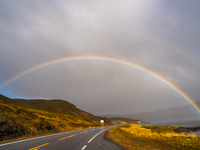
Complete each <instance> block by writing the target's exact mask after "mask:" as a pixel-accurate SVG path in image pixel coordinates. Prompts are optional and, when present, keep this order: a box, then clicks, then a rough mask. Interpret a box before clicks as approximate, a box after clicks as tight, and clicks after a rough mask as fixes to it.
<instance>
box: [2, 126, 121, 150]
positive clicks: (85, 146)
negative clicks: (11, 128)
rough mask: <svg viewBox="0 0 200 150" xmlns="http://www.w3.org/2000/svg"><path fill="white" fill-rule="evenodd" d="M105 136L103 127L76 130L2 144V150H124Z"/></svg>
mask: <svg viewBox="0 0 200 150" xmlns="http://www.w3.org/2000/svg"><path fill="white" fill-rule="evenodd" d="M112 127H113V126H112ZM112 127H108V129H110V128H112ZM105 134H106V128H102V127H100V128H90V129H84V130H75V131H69V132H62V133H57V134H50V135H46V136H39V137H33V138H28V139H24V140H18V141H13V142H7V143H2V144H0V150H38V149H39V150H122V149H121V148H120V147H118V146H117V145H116V144H114V143H111V142H109V141H107V140H104V136H105Z"/></svg>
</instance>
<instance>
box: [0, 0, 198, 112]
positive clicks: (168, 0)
mask: <svg viewBox="0 0 200 150" xmlns="http://www.w3.org/2000/svg"><path fill="white" fill-rule="evenodd" d="M199 8H200V1H199V0H190V1H188V0H162V1H160V0H117V1H116V0H101V1H97V0H73V1H72V0H48V1H44V0H32V1H26V0H18V1H15V0H9V1H7V0H1V1H0V70H1V71H0V86H1V85H3V84H4V83H6V82H7V81H9V80H10V79H11V78H13V77H15V76H16V75H18V74H20V73H22V72H23V71H25V70H28V69H30V68H33V67H34V66H38V65H40V64H43V63H46V62H50V61H54V60H59V59H61V58H70V57H80V56H98V57H110V58H113V59H117V60H121V61H127V62H130V63H132V64H135V65H139V66H142V67H144V68H147V69H148V70H151V71H152V72H154V73H156V74H158V75H160V76H162V77H163V78H164V79H166V80H167V81H169V82H171V83H173V84H174V85H175V86H177V87H178V88H180V89H181V90H182V91H183V92H184V93H185V94H187V95H188V96H189V97H190V98H191V99H192V100H193V101H195V102H200V99H199V97H200V92H199V91H200V84H199V83H200V78H199V74H200V51H199V48H200V42H199V40H200V30H199V27H200V19H199V14H200V10H199ZM0 94H3V95H5V96H8V97H10V98H26V99H37V98H41V99H63V100H67V101H69V102H71V103H73V104H75V105H76V106H77V107H78V108H80V109H83V110H85V111H88V112H90V113H93V114H95V115H103V114H131V113H138V112H144V111H145V112H147V111H153V110H158V109H165V108H169V107H181V106H184V105H187V104H188V102H187V101H186V100H185V99H183V97H181V96H180V95H179V94H177V92H176V91H174V90H173V89H172V88H171V87H169V86H168V85H166V84H165V83H163V82H161V81H160V80H158V79H157V78H155V77H153V76H152V75H151V74H148V73H146V72H144V71H141V70H138V69H136V68H133V67H130V66H127V65H123V64H120V63H117V62H110V61H100V60H88V59H85V60H76V61H70V62H65V63H59V64H54V65H50V66H47V67H43V68H41V69H38V70H35V71H33V72H31V73H29V74H26V75H24V76H22V77H20V78H18V79H16V80H14V81H12V82H10V83H9V84H6V85H5V86H3V87H2V88H0Z"/></svg>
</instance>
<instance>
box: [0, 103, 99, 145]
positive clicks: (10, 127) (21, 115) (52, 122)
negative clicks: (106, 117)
mask: <svg viewBox="0 0 200 150" xmlns="http://www.w3.org/2000/svg"><path fill="white" fill-rule="evenodd" d="M1 118H2V119H1ZM0 119H1V120H0V129H1V133H0V134H1V135H0V141H3V142H5V141H10V140H14V139H21V138H27V137H30V135H31V125H33V134H32V136H39V135H46V134H52V133H58V132H65V131H71V130H77V129H83V128H89V127H96V126H100V123H97V122H94V121H92V120H90V119H85V118H84V117H74V116H70V115H67V114H58V113H54V112H48V111H44V110H40V109H35V108H31V107H24V106H20V105H15V104H6V103H2V102H0Z"/></svg>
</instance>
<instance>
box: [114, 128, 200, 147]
mask: <svg viewBox="0 0 200 150" xmlns="http://www.w3.org/2000/svg"><path fill="white" fill-rule="evenodd" d="M175 128H177V127H171V126H141V125H135V124H130V125H126V126H122V127H117V128H114V129H111V130H110V137H111V138H112V139H113V140H114V141H115V142H117V143H119V144H120V145H122V146H123V147H125V148H126V149H129V150H135V149H138V150H142V149H188V150H191V149H192V150H193V149H194V150H195V149H200V139H199V138H198V137H197V136H196V135H195V134H187V135H186V134H185V133H180V134H179V133H174V132H173V129H175Z"/></svg>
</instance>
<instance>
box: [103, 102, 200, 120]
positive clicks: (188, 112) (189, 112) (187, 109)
mask: <svg viewBox="0 0 200 150" xmlns="http://www.w3.org/2000/svg"><path fill="white" fill-rule="evenodd" d="M196 105H198V106H200V102H196ZM104 116H105V117H108V118H111V117H116V116H120V117H128V118H133V119H135V118H137V119H140V120H143V121H166V120H177V119H189V118H198V117H200V116H199V114H198V113H197V111H195V110H194V108H193V107H192V106H191V105H189V104H188V105H185V106H183V107H171V108H167V109H160V110H155V111H152V112H142V113H136V114H126V115H104Z"/></svg>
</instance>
